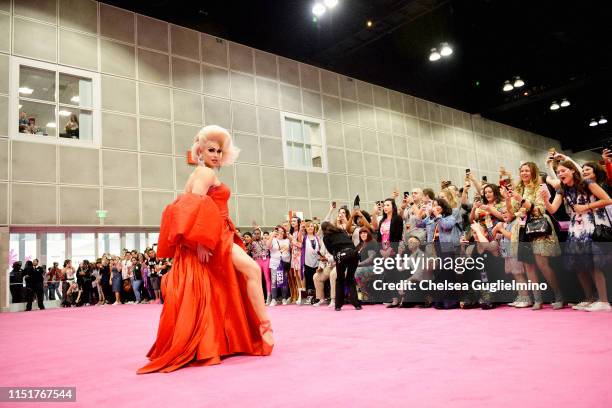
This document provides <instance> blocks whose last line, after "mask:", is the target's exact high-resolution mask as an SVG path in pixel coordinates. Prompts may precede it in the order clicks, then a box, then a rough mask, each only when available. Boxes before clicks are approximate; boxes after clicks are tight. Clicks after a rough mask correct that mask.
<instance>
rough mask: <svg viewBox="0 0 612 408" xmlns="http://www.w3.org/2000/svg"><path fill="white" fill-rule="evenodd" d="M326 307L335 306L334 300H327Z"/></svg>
mask: <svg viewBox="0 0 612 408" xmlns="http://www.w3.org/2000/svg"><path fill="white" fill-rule="evenodd" d="M327 307H336V301H335V300H333V299H332V300H331V302H329V305H327Z"/></svg>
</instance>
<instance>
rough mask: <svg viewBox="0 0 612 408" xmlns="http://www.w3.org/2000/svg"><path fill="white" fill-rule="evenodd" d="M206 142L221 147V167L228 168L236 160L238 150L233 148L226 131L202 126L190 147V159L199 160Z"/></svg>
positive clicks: (212, 126)
mask: <svg viewBox="0 0 612 408" xmlns="http://www.w3.org/2000/svg"><path fill="white" fill-rule="evenodd" d="M208 141H213V142H217V143H219V146H221V150H222V151H223V153H222V155H221V161H220V165H221V166H229V165H230V164H232V163H234V161H235V160H236V158H238V154H239V153H240V149H239V148H237V147H236V146H234V143H233V142H232V137H231V136H230V134H229V132H228V131H227V129H224V128H222V127H221V126H217V125H209V126H204V127H203V128H202V129H200V131H199V132H198V134H197V135H196V136H195V138H194V143H193V146H192V147H191V157H193V158H194V159H198V160H199V159H200V157H201V156H202V150H203V149H204V148H205V147H206V142H208Z"/></svg>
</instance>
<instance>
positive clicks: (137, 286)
mask: <svg viewBox="0 0 612 408" xmlns="http://www.w3.org/2000/svg"><path fill="white" fill-rule="evenodd" d="M141 285H142V279H141V280H136V279H132V289H133V290H134V296H136V302H140V286H141Z"/></svg>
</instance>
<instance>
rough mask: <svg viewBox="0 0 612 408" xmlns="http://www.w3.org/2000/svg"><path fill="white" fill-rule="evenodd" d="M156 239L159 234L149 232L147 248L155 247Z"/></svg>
mask: <svg viewBox="0 0 612 408" xmlns="http://www.w3.org/2000/svg"><path fill="white" fill-rule="evenodd" d="M158 239H159V232H149V241H148V246H149V247H152V246H153V245H155V246H157V240H158Z"/></svg>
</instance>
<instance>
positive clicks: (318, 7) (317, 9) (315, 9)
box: [312, 3, 327, 17]
mask: <svg viewBox="0 0 612 408" xmlns="http://www.w3.org/2000/svg"><path fill="white" fill-rule="evenodd" d="M325 10H327V9H326V8H325V6H324V5H322V4H321V3H315V5H314V6H312V14H314V15H315V16H316V17H321V16H322V15H323V14H325Z"/></svg>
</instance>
